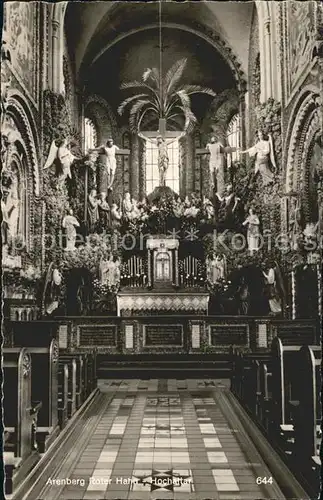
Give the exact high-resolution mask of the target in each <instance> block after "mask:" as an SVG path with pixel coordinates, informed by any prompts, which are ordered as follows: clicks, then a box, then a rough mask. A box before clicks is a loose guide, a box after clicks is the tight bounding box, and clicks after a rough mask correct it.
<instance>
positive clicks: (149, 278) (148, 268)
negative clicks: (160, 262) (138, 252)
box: [147, 248, 151, 288]
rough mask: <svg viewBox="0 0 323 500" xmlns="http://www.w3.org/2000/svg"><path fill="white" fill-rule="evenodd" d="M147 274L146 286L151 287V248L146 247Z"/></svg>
mask: <svg viewBox="0 0 323 500" xmlns="http://www.w3.org/2000/svg"><path fill="white" fill-rule="evenodd" d="M147 275H148V284H147V286H148V288H150V287H151V250H150V249H149V248H148V261H147Z"/></svg>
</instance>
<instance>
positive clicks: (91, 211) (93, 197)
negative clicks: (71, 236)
mask: <svg viewBox="0 0 323 500" xmlns="http://www.w3.org/2000/svg"><path fill="white" fill-rule="evenodd" d="M98 204H99V200H98V199H97V193H96V189H91V191H90V194H89V196H88V206H87V213H88V225H89V230H90V231H94V230H95V228H96V225H97V223H98V220H99V209H98Z"/></svg>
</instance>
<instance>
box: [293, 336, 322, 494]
mask: <svg viewBox="0 0 323 500" xmlns="http://www.w3.org/2000/svg"><path fill="white" fill-rule="evenodd" d="M297 358H298V359H297V374H298V393H297V396H298V399H297V402H296V403H295V404H294V415H293V423H294V425H293V435H294V440H295V446H294V456H293V458H294V461H295V463H296V464H297V463H298V464H299V463H302V468H303V469H304V470H307V476H308V477H309V482H310V484H313V485H314V484H315V482H316V483H317V488H319V482H318V478H319V470H320V467H321V460H320V446H321V438H322V432H321V425H320V424H321V418H322V407H321V388H322V373H321V361H322V351H321V348H320V347H319V346H303V347H302V348H301V349H300V351H299V353H298V356H297Z"/></svg>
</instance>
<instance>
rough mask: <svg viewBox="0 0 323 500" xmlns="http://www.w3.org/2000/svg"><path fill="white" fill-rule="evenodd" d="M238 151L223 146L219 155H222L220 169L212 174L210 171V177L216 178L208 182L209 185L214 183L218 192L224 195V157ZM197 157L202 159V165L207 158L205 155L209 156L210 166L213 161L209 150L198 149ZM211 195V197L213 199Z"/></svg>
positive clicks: (196, 151)
mask: <svg viewBox="0 0 323 500" xmlns="http://www.w3.org/2000/svg"><path fill="white" fill-rule="evenodd" d="M235 151H237V148H234V147H224V146H221V148H220V151H219V155H221V161H219V164H218V168H217V170H216V171H213V172H212V173H211V172H210V170H208V173H209V175H213V176H214V178H213V179H210V180H211V182H210V183H209V182H208V185H209V184H210V185H212V184H213V183H214V187H215V188H216V189H217V192H218V193H220V194H222V193H223V191H224V162H223V156H224V155H225V154H227V153H233V152H235ZM195 155H196V157H197V158H200V160H199V161H200V163H201V162H202V159H203V158H205V155H208V166H209V164H210V163H209V162H210V160H211V153H210V151H209V150H208V149H207V148H196V149H195ZM212 194H213V193H211V197H212Z"/></svg>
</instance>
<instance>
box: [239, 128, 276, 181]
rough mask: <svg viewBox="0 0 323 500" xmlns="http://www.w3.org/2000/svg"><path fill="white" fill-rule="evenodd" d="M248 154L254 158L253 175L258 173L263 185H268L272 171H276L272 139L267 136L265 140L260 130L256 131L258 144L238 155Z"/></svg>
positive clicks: (272, 178)
mask: <svg viewBox="0 0 323 500" xmlns="http://www.w3.org/2000/svg"><path fill="white" fill-rule="evenodd" d="M243 153H249V155H250V156H255V157H256V161H255V174H257V173H258V172H259V173H260V175H261V177H262V180H263V183H264V185H267V184H270V183H271V182H273V180H274V173H273V172H272V170H271V168H270V166H272V167H273V169H274V171H277V166H276V162H275V155H274V145H273V139H272V136H271V135H270V134H268V139H266V138H265V136H264V133H263V131H262V130H259V131H258V142H257V143H256V144H255V145H254V146H253V147H251V148H249V149H247V150H246V151H240V154H243Z"/></svg>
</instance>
